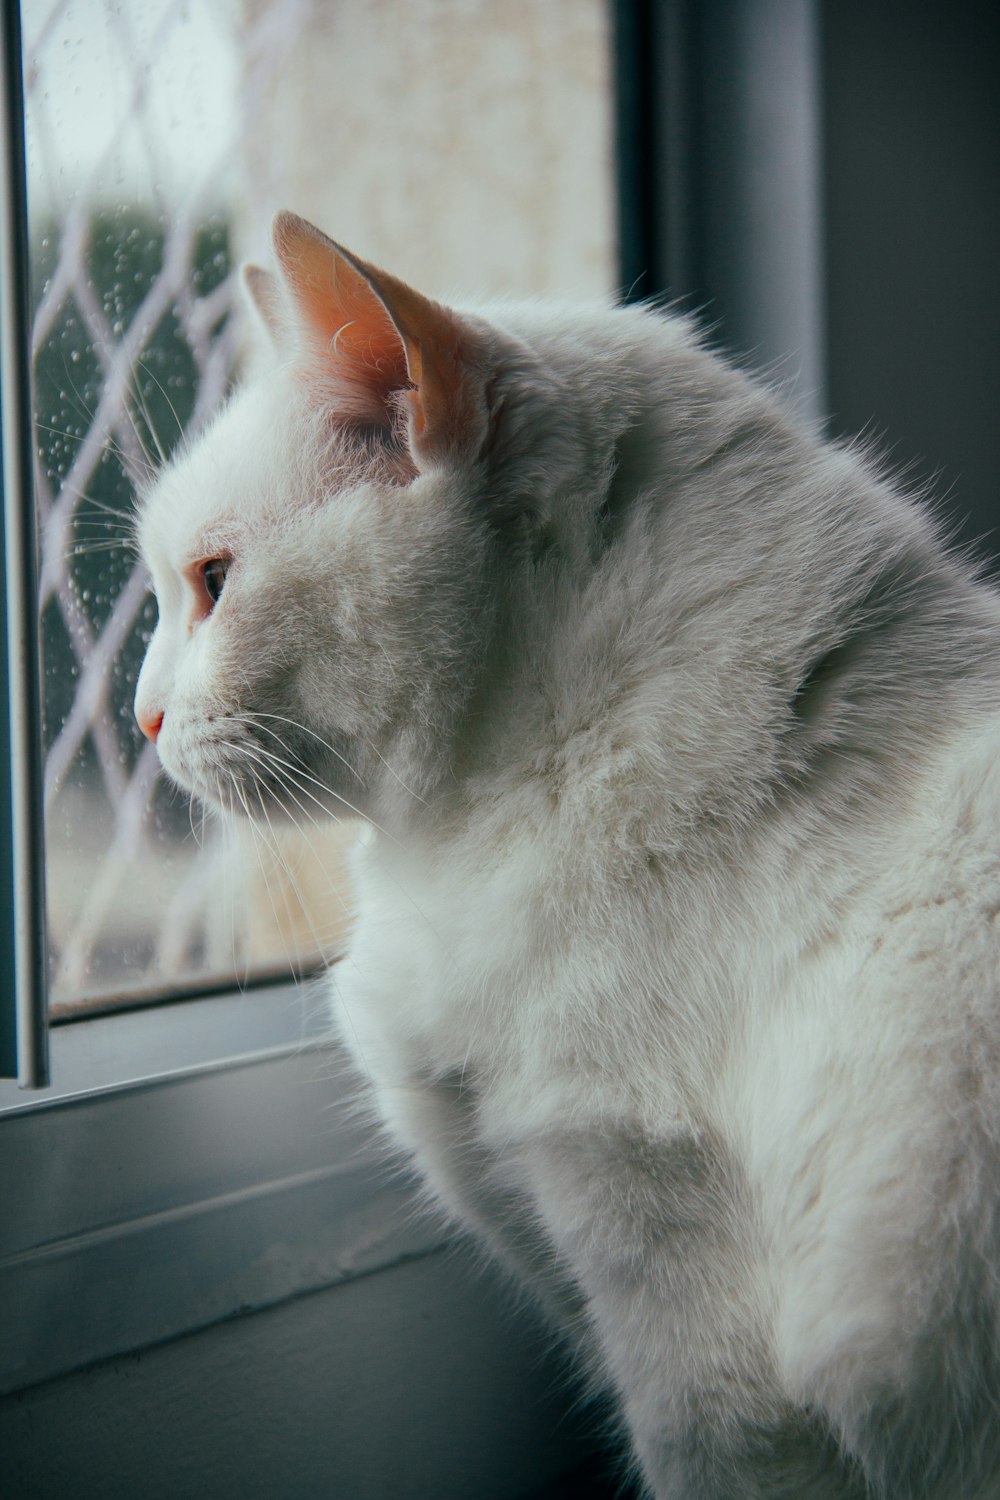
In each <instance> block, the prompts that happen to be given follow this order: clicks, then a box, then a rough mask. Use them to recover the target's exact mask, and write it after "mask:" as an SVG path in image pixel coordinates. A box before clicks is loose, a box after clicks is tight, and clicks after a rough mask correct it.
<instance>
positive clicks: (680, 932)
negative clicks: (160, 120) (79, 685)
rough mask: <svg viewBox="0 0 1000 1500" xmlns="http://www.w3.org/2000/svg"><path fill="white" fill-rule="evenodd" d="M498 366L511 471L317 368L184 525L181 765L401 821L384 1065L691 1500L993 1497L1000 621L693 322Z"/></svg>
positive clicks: (655, 1477)
mask: <svg viewBox="0 0 1000 1500" xmlns="http://www.w3.org/2000/svg"><path fill="white" fill-rule="evenodd" d="M272 290H273V288H272ZM470 326H474V327H475V329H476V330H477V337H478V339H479V340H480V345H479V347H480V348H481V349H483V348H485V349H486V351H487V354H488V359H487V361H486V363H487V366H488V375H489V380H490V382H491V384H490V387H489V390H490V402H491V405H490V410H491V413H492V417H491V420H492V422H493V427H492V433H491V439H490V442H489V443H488V444H487V447H486V450H485V452H483V453H481V452H479V451H473V452H468V453H456V454H454V455H452V456H451V457H450V458H448V459H446V460H437V461H435V462H433V463H425V464H423V465H422V466H419V467H418V472H417V473H416V477H414V478H412V480H411V481H410V482H404V481H403V480H402V479H401V478H400V475H399V474H398V473H395V474H389V473H388V471H387V470H386V469H385V468H384V466H383V468H379V464H378V460H377V457H366V456H365V452H363V451H361V450H360V449H359V448H358V447H357V445H356V444H355V445H354V446H352V442H351V441H350V440H349V439H347V438H345V437H344V436H343V435H342V434H340V433H339V432H338V430H337V428H336V425H335V423H334V424H331V416H335V413H331V411H330V409H329V407H330V405H331V403H335V399H336V397H335V390H336V386H335V383H333V382H331V384H330V386H329V389H328V390H327V391H326V392H325V393H324V390H323V388H322V381H321V380H320V379H319V378H318V377H317V376H316V375H315V373H312V374H308V375H307V374H304V373H303V364H302V358H301V357H300V356H297V355H296V354H295V353H294V352H293V351H292V352H290V351H289V350H286V351H285V352H284V353H283V354H279V355H278V356H276V357H275V358H273V359H272V360H270V361H268V362H266V363H265V364H264V366H263V367H262V369H261V370H260V371H258V373H257V374H256V376H255V377H254V379H252V380H251V381H250V383H248V385H247V386H246V387H245V388H244V389H243V390H242V391H241V392H240V393H239V394H238V395H237V396H236V397H235V398H234V399H233V401H232V402H231V404H230V405H229V407H228V408H227V409H226V411H225V412H224V413H223V414H222V415H221V417H220V418H219V419H218V421H217V422H216V424H215V426H214V427H213V428H212V430H211V431H210V432H209V433H208V434H207V435H206V436H205V437H204V438H203V439H202V440H201V441H200V442H199V443H198V445H197V446H196V447H194V448H193V449H192V451H190V452H189V453H187V454H186V455H185V456H184V457H182V458H181V459H180V460H178V461H177V462H176V463H175V464H174V465H173V466H172V467H171V468H170V469H169V470H168V471H167V472H166V473H164V475H163V476H162V477H161V478H160V480H159V481H158V483H157V485H156V487H155V489H154V490H153V492H152V493H151V494H150V495H149V496H148V497H146V499H145V501H144V503H143V506H142V510H141V537H142V543H143V547H144V549H145V553H146V556H147V559H148V561H149V565H150V568H151V570H152V574H153V578H154V581H155V585H156V590H157V594H158V598H159V603H160V623H159V625H158V627H157V631H156V634H155V637H154V639H153V642H152V644H151V646H150V650H149V654H148V658H147V661H146V664H145V667H144V669H143V674H142V679H141V682H140V686H139V691H138V703H139V707H140V710H141V711H143V712H144V713H146V715H147V716H149V715H150V714H152V713H153V712H155V711H163V712H164V714H165V718H164V723H163V728H162V731H161V735H160V741H159V743H160V750H161V754H162V758H163V761H164V764H165V765H166V767H167V769H168V770H169V771H170V772H171V773H172V774H173V775H174V776H175V777H176V779H177V780H178V781H180V782H181V783H182V784H183V785H185V786H186V787H188V788H190V789H191V790H192V791H194V792H196V793H198V794H199V795H201V796H202V797H204V798H207V799H208V800H210V801H212V802H215V803H219V804H222V805H223V806H235V807H236V808H237V810H238V808H239V805H240V803H241V802H242V803H244V804H245V805H246V807H247V808H248V809H249V810H250V811H251V813H256V814H257V816H258V817H260V814H261V809H262V808H266V809H267V810H268V811H269V813H270V815H271V816H277V814H278V803H279V802H281V803H283V804H284V806H285V808H286V809H288V810H289V811H290V813H292V814H293V815H294V814H295V811H296V808H295V803H296V802H297V803H298V805H299V807H300V808H301V809H302V811H303V813H305V812H306V811H308V812H315V807H314V805H313V799H314V798H319V800H321V801H323V802H324V803H325V804H327V805H330V806H335V805H336V803H335V798H334V797H332V796H328V795H327V793H326V791H325V790H321V788H320V783H322V784H323V786H324V787H330V788H332V789H333V792H334V793H337V794H339V796H340V797H342V798H343V799H345V800H346V801H347V802H348V803H350V804H352V805H354V806H357V807H360V808H361V810H362V811H363V812H364V813H365V814H366V815H367V816H368V817H369V818H370V819H371V820H372V822H373V824H374V825H377V829H373V831H372V832H371V836H370V837H369V838H368V840H367V841H366V843H365V845H364V847H363V849H362V851H361V853H360V855H359V861H358V869H357V880H358V888H359V911H360V916H359V920H358V925H357V929H356V932H355V935H354V939H353V946H352V952H351V957H350V961H349V962H346V963H343V964H341V965H339V966H338V967H337V969H336V972H335V974H334V975H333V984H334V989H335V991H336V994H337V1014H338V1024H339V1025H340V1027H341V1031H342V1034H343V1037H344V1039H345V1041H346V1043H347V1045H348V1046H349V1047H350V1048H351V1049H352V1051H353V1052H354V1054H355V1056H356V1058H357V1062H358V1065H359V1068H360V1070H361V1071H362V1072H363V1073H364V1074H365V1075H366V1077H368V1078H370V1080H371V1083H372V1086H373V1088H374V1092H375V1096H376V1099H377V1103H378V1108H379V1111H380V1113H381V1115H382V1117H383V1118H384V1120H385V1122H386V1123H387V1125H388V1127H389V1129H390V1131H391V1132H392V1134H393V1135H394V1136H395V1138H396V1139H397V1140H398V1141H399V1142H401V1143H402V1144H403V1145H404V1146H405V1147H406V1148H407V1149H408V1150H409V1151H411V1152H412V1153H413V1155H414V1156H415V1157H416V1159H417V1161H418V1163H419V1164H420V1166H421V1168H422V1170H423V1172H424V1173H425V1174H426V1177H427V1179H428V1181H429V1183H430V1185H431V1187H432V1189H433V1191H434V1193H435V1194H436V1196H437V1197H438V1199H439V1200H440V1202H441V1203H442V1204H443V1205H444V1206H445V1208H446V1209H447V1210H448V1211H449V1212H450V1213H452V1214H454V1216H455V1217H456V1218H457V1219H458V1220H460V1221H462V1222H464V1223H466V1224H468V1225H470V1226H471V1227H472V1229H473V1230H474V1231H475V1232H476V1233H477V1234H478V1235H479V1236H481V1237H482V1238H483V1239H484V1240H485V1241H486V1242H487V1243H488V1244H489V1245H490V1246H491V1247H492V1249H493V1250H494V1251H495V1252H496V1254H497V1255H498V1256H499V1257H500V1259H501V1260H502V1261H504V1262H505V1263H506V1264H507V1265H508V1266H509V1267H511V1268H512V1269H513V1270H515V1271H516V1272H517V1273H518V1274H519V1275H521V1276H522V1277H523V1278H524V1279H525V1280H526V1281H528V1282H529V1283H530V1284H532V1285H533V1286H534V1288H535V1290H536V1291H537V1293H538V1295H539V1296H540V1298H541V1299H542V1301H543V1303H544V1304H545V1305H546V1306H547V1308H548V1309H549V1311H550V1313H551V1315H552V1316H553V1317H554V1318H555V1319H557V1320H560V1321H562V1322H563V1323H564V1325H565V1326H566V1327H567V1328H568V1329H569V1330H570V1334H571V1336H572V1337H578V1338H579V1339H580V1340H581V1344H582V1346H584V1347H585V1348H586V1351H587V1357H588V1359H590V1360H592V1361H593V1362H594V1363H595V1364H596V1366H597V1368H598V1371H599V1376H600V1378H601V1379H602V1380H603V1381H605V1382H606V1383H607V1385H608V1387H609V1388H610V1389H611V1390H612V1391H613V1392H614V1393H615V1396H616V1398H617V1400H618V1403H619V1405H620V1409H621V1412H622V1415H623V1418H624V1421H625V1423H626V1424H627V1427H628V1430H629V1433H630V1436H631V1440H632V1444H633V1448H634V1453H635V1455H636V1459H637V1462H638V1465H639V1467H640V1468H641V1472H642V1475H643V1477H644V1480H645V1482H646V1484H647V1485H648V1487H649V1491H650V1494H651V1495H654V1496H656V1497H657V1500H682V1497H683V1500H722V1497H726V1500H755V1497H760V1500H764V1497H767V1500H778V1497H788V1500H792V1497H795V1500H818V1497H852V1500H860V1497H862V1496H872V1497H883V1500H888V1497H892V1500H902V1497H907V1500H917V1497H924V1500H974V1497H975V1500H984V1497H987V1496H990V1497H992V1496H1000V1421H998V1419H997V1410H996V1407H997V1400H998V1396H1000V1378H998V1365H1000V1343H998V1340H1000V1327H998V1323H1000V1318H998V1312H1000V1300H998V1284H997V1271H998V1263H1000V1236H998V1224H997V1218H998V1203H1000V1151H998V1144H1000V1087H998V1079H1000V1067H998V1064H1000V1013H998V1005H997V988H998V986H997V976H998V937H1000V918H998V912H1000V858H998V843H997V822H998V817H997V815H998V809H1000V771H998V767H997V755H996V752H997V747H998V727H997V726H998V717H997V710H998V687H1000V663H998V658H997V647H998V643H1000V609H998V604H997V600H996V599H995V598H994V596H993V595H992V594H991V593H990V592H989V591H988V590H987V589H986V588H985V587H983V586H982V585H980V584H979V583H978V582H977V581H976V580H975V578H974V577H973V575H972V572H971V570H970V569H968V568H967V567H966V566H965V565H964V564H963V563H961V562H960V561H956V560H955V559H954V558H951V557H949V556H948V555H947V554H946V552H945V551H944V549H943V548H942V547H941V546H940V545H939V542H938V540H937V538H936V536H935V533H934V529H933V527H932V526H931V525H930V523H929V522H928V520H927V519H926V517H925V516H924V515H923V514H922V513H921V511H920V510H919V509H918V508H917V507H916V506H914V505H913V504H912V503H910V502H909V501H907V500H906V499H905V498H903V497H901V496H900V495H899V494H898V493H897V492H896V491H894V489H893V488H892V487H891V486H890V485H888V484H886V483H884V482H882V481H881V480H880V479H879V478H878V477H876V475H875V474H874V473H873V471H872V469H871V467H870V466H869V465H868V464H867V463H866V462H865V461H864V460H863V459H862V458H861V457H859V456H858V455H856V454H854V453H851V452H847V451H843V450H839V449H836V448H833V447H829V446H825V445H823V444H822V443H820V442H818V441H816V440H815V439H814V438H813V437H811V436H810V435H809V434H807V433H805V432H803V431H802V430H801V429H799V428H798V427H796V425H795V424H794V423H793V421H792V420H791V419H790V418H789V417H787V416H786V415H785V414H784V413H783V412H782V411H781V409H780V407H779V406H778V404H777V403H776V402H775V401H774V400H773V399H772V397H771V396H770V395H769V394H768V393H766V392H765V391H763V390H762V389H761V388H760V387H759V386H757V385H755V384H754V383H752V382H751V381H750V380H748V379H746V378H745V377H744V376H743V375H741V374H740V373H738V372H736V371H734V370H733V369H731V368H729V367H728V366H727V365H726V364H725V363H723V362H722V361H721V360H719V359H718V358H716V357H714V356H713V355H711V354H710V353H708V352H706V351H705V350H704V349H703V348H701V347H700V346H699V344H698V341H697V339H696V338H695V337H694V336H693V335H692V333H691V331H690V330H689V329H688V328H687V327H686V326H685V325H684V324H682V323H681V322H679V321H677V320H675V319H673V318H670V317H666V316H662V315H660V314H659V313H657V312H653V311H649V310H636V309H632V310H621V309H618V310H612V309H605V308H586V309H580V308H573V309H564V308H549V307H516V308H515V307H503V308H495V309H492V310H489V309H487V310H479V311H477V313H476V315H475V320H473V321H470ZM220 549H221V550H223V551H225V552H226V553H227V555H230V556H231V557H232V562H231V565H230V571H229V575H228V577H227V581H226V585H225V590H224V593H223V595H222V598H221V600H220V602H219V604H218V606H217V607H216V609H215V612H214V614H212V615H211V616H210V617H209V618H207V619H205V620H203V621H202V622H201V623H197V624H192V621H191V608H190V600H189V598H188V585H187V584H186V583H185V581H184V569H185V567H186V566H187V564H188V563H190V562H191V561H192V559H196V558H198V557H205V556H211V555H214V554H215V553H216V552H217V551H219V550H220ZM267 715H274V716H280V718H279V717H273V718H269V717H266V716H267ZM279 732H280V734H281V736H282V746H281V748H280V751H279V753H280V754H281V756H282V757H283V760H284V766H285V771H284V776H285V780H284V781H283V780H282V775H281V769H280V768H279V767H274V766H273V765H272V770H273V773H274V774H273V775H271V773H270V772H269V770H268V764H269V763H268V761H267V755H268V751H271V752H275V751H276V750H278V742H277V740H276V739H275V737H274V736H275V735H276V734H277V733H279ZM255 776H256V778H257V785H256V786H255ZM307 778H314V779H307ZM289 785H294V787H295V791H294V793H292V792H290V791H289V790H288V788H289Z"/></svg>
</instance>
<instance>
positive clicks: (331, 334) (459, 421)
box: [274, 213, 489, 467]
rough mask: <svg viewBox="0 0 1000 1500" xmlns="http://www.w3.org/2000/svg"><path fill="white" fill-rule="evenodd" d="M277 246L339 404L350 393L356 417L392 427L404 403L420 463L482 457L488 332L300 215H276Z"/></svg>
mask: <svg viewBox="0 0 1000 1500" xmlns="http://www.w3.org/2000/svg"><path fill="white" fill-rule="evenodd" d="M274 246H275V252H276V254H277V257H278V262H279V264H280V266H281V269H282V273H283V275H284V279H285V282H286V284H287V286H288V289H289V291H290V292H291V295H292V300H293V303H294V305H295V307H296V309H297V311H298V314H299V317H300V319H301V320H302V323H303V325H304V328H305V330H306V332H307V334H308V335H309V341H310V343H311V345H312V351H313V355H314V356H315V354H317V353H318V354H319V355H320V361H321V370H322V372H323V373H325V374H326V375H327V376H331V375H332V376H333V377H334V379H335V381H336V386H337V389H338V399H339V401H340V404H341V406H342V407H344V403H345V399H346V403H347V407H346V409H347V410H348V411H349V412H350V414H351V415H357V416H359V417H362V418H363V419H366V420H374V421H383V422H386V423H390V424H391V422H392V419H393V417H394V415H395V413H396V411H397V410H398V408H399V405H400V403H401V402H403V403H405V407H408V409H409V410H408V414H407V415H408V422H407V425H408V429H409V431H408V437H409V444H410V448H411V451H412V454H413V457H414V459H415V461H416V462H417V464H418V467H419V466H420V465H421V462H422V461H423V462H427V461H431V462H433V461H435V460H437V459H441V458H446V457H459V456H463V457H468V458H475V457H477V456H478V455H479V453H480V452H481V450H482V448H483V445H484V443H485V441H486V438H487V435H488V430H489V406H488V400H487V394H488V384H487V374H486V372H487V369H488V350H487V348H486V345H485V336H484V334H483V333H482V332H481V331H480V330H479V329H478V328H477V327H475V326H474V325H472V324H471V323H467V322H466V321H465V320H464V319H462V318H461V317H459V316H458V315H457V314H456V313H453V312H451V311H450V310H449V309H448V308H446V307H442V306H441V305H440V304H439V303H437V302H432V301H431V300H430V298H428V297H424V296H422V295H421V293H419V292H416V291H414V290H413V289H412V287H409V286H407V285H406V284H405V282H402V281H399V280H398V279H397V278H396V277H395V276H390V275H389V273H388V272H387V271H381V270H379V269H378V268H377V267H375V266H370V265H367V264H366V263H365V262H364V261H362V260H359V259H358V257H357V256H355V255H352V254H351V253H350V251H348V250H344V249H343V248H342V247H341V246H340V245H337V244H334V242H333V241H332V240H329V239H327V237H326V235H325V234H322V233H321V231H320V230H318V229H315V228H314V227H313V225H311V224H309V223H307V222H306V220H305V219H300V218H299V217H298V216H297V215H296V214H291V213H282V214H279V215H278V217H277V218H276V220H275V223H274ZM352 408H353V409H352Z"/></svg>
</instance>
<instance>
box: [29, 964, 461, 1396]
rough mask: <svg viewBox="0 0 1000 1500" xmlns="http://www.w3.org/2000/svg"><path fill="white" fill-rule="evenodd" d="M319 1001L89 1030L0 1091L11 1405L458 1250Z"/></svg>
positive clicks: (247, 1004)
mask: <svg viewBox="0 0 1000 1500" xmlns="http://www.w3.org/2000/svg"><path fill="white" fill-rule="evenodd" d="M324 1029H325V1021H324V1000H323V996H322V992H321V990H320V989H318V988H317V986H316V985H315V984H307V985H303V986H295V985H285V986H280V987H278V986H276V987H274V988H271V989H266V990H257V991H253V992H252V993H248V994H245V995H239V994H235V995H228V996H222V997H218V998H216V999H211V1000H199V1001H193V1002H190V1003H180V1004H173V1005H169V1006H163V1007H160V1008H158V1009H153V1010H144V1011H141V1012H133V1013H131V1014H122V1015H114V1016H105V1017H102V1018H100V1019H95V1020H89V1021H80V1022H76V1023H74V1024H72V1025H66V1026H61V1027H59V1028H58V1029H57V1030H56V1031H54V1032H53V1034H52V1052H53V1058H52V1061H53V1079H54V1080H55V1082H54V1086H53V1087H52V1088H51V1089H47V1090H43V1091H41V1092H39V1093H25V1092H22V1091H20V1090H18V1089H17V1088H16V1086H14V1085H6V1084H4V1085H0V1141H2V1144H0V1202H3V1204H4V1214H3V1217H2V1221H0V1305H2V1306H3V1307H4V1309H5V1316H4V1319H3V1320H2V1324H0V1393H2V1392H6V1391H11V1390H17V1389H20V1388H21V1387H23V1386H26V1385H30V1384H34V1383H36V1382H37V1381H40V1380H44V1379H47V1378H49V1377H50V1376H53V1375H56V1374H60V1373H64V1372H65V1371H68V1370H71V1369H76V1368H79V1367H80V1366H82V1365H84V1364H87V1363H90V1362H92V1361H93V1360H96V1359H102V1358H106V1357H108V1356H110V1355H113V1354H118V1353H122V1352H124V1351H125V1350H127V1349H135V1348H140V1347H143V1346H144V1345H147V1344H150V1343H153V1342H157V1341H160V1340H162V1339H166V1338H171V1337H174V1336H176V1335H177V1334H180V1333H185V1332H189V1331H191V1330H192V1329H194V1328H198V1327H203V1326H205V1325H206V1324H209V1323H213V1322H216V1321H218V1320H219V1319H221V1318H225V1317H231V1316H233V1315H235V1314H236V1313H239V1312H244V1311H249V1310H252V1309H256V1308H260V1307H265V1306H268V1305H271V1304H273V1303H275V1302H279V1301H282V1300H284V1299H285V1298H288V1297H292V1296H296V1295H299V1294H301V1293H303V1292H307V1291H313V1290H318V1289H319V1288H321V1287H324V1286H330V1285H333V1284H335V1283H337V1282H340V1281H345V1280H348V1279H350V1278H351V1277H354V1276H357V1275H362V1274H367V1273H369V1272H371V1271H374V1270H377V1269H380V1268H382V1267H385V1266H388V1265H391V1264H394V1263H395V1262H397V1261H398V1260H400V1259H402V1258H404V1257H409V1256H413V1255H420V1254H425V1253H427V1252H429V1251H431V1250H433V1249H436V1248H438V1247H439V1246H440V1245H441V1244H442V1243H443V1242H444V1240H445V1238H446V1234H445V1232H444V1231H443V1229H442V1227H441V1225H440V1224H438V1223H434V1222H429V1221H428V1220H426V1219H422V1218H421V1217H420V1216H418V1215H415V1214H414V1212H413V1193H412V1188H411V1186H410V1184H409V1182H408V1180H406V1179H405V1178H403V1177H402V1176H401V1175H400V1174H399V1173H398V1172H394V1171H393V1170H392V1169H391V1168H390V1166H389V1165H387V1162H386V1153H385V1150H384V1148H383V1147H381V1146H380V1145H379V1143H378V1141H377V1139H376V1137H375V1135H374V1132H373V1131H372V1130H371V1129H370V1128H368V1127H367V1126H365V1125H364V1124H363V1123H359V1121H358V1119H357V1117H356V1114H353V1115H352V1112H351V1111H350V1110H349V1109H347V1108H345V1107H344V1103H345V1100H349V1099H350V1096H351V1095H352V1094H353V1093H354V1092H355V1087H356V1080H355V1079H354V1078H353V1077H352V1076H351V1075H350V1074H349V1072H348V1071H347V1069H346V1066H345V1063H344V1059H343V1056H342V1054H341V1053H340V1051H339V1049H338V1048H337V1047H336V1046H335V1045H334V1044H333V1043H332V1042H330V1041H329V1040H325V1039H324Z"/></svg>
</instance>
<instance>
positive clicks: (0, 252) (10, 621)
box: [0, 3, 48, 1088]
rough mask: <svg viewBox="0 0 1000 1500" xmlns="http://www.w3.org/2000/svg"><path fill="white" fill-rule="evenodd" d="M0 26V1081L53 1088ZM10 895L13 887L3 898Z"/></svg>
mask: <svg viewBox="0 0 1000 1500" xmlns="http://www.w3.org/2000/svg"><path fill="white" fill-rule="evenodd" d="M2 12H3V14H2V19H0V47H2V53H0V91H2V92H0V117H2V125H0V128H2V133H3V160H2V165H0V176H2V182H0V298H2V302H0V340H2V342H0V396H2V410H0V444H2V456H3V551H4V599H3V604H4V610H3V626H2V628H3V630H4V646H5V651H4V667H5V671H6V683H5V687H6V691H5V693H4V694H3V702H2V706H0V716H2V722H0V751H2V752H5V753H6V757H7V759H6V765H7V766H8V769H9V797H8V796H3V797H0V859H2V862H3V871H2V877H0V879H2V885H0V891H2V893H3V894H4V895H6V897H7V899H6V900H5V902H4V922H5V932H4V934H3V936H4V941H3V943H2V946H0V1074H2V1076H5V1077H10V1076H13V1075H14V1074H15V1073H16V1075H17V1079H18V1082H19V1083H20V1084H21V1086H22V1087H23V1088H43V1087H45V1085H46V1084H47V1083H48V1037H47V1019H46V984H45V978H46V944H45V920H44V918H45V876H44V846H43V835H42V811H41V809H42V744H41V717H40V668H39V631H38V613H37V603H36V601H37V598H38V558H37V533H36V510H35V497H34V484H33V479H32V452H33V437H32V415H31V378H30V362H29V361H30V355H29V349H30V341H29V295H28V280H29V277H28V212H27V188H26V183H25V157H24V87H23V75H22V63H21V25H20V6H19V5H18V4H16V3H12V4H7V5H4V6H3V7H2ZM4 887H6V889H4Z"/></svg>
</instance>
